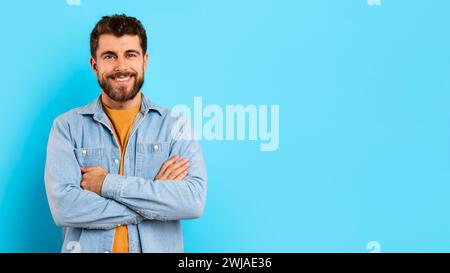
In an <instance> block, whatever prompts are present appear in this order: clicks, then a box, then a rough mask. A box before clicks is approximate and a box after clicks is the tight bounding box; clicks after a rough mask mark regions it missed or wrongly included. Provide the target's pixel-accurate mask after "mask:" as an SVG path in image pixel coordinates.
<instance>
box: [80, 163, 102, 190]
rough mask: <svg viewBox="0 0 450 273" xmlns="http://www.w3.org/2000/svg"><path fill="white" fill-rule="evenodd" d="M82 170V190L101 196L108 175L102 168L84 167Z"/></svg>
mask: <svg viewBox="0 0 450 273" xmlns="http://www.w3.org/2000/svg"><path fill="white" fill-rule="evenodd" d="M80 170H81V173H83V177H82V179H81V188H83V189H85V190H88V191H91V192H95V193H96V194H98V195H100V193H101V192H102V186H103V182H104V181H105V177H106V175H107V174H108V173H107V172H106V171H105V170H104V169H102V168H101V167H84V168H80Z"/></svg>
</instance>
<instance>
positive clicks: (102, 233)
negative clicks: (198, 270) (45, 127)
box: [45, 93, 206, 253]
mask: <svg viewBox="0 0 450 273" xmlns="http://www.w3.org/2000/svg"><path fill="white" fill-rule="evenodd" d="M141 94H142V93H141ZM191 132H192V130H191V127H190V125H188V123H187V122H186V119H185V118H183V117H180V116H177V115H176V114H174V113H172V111H169V110H167V109H163V108H161V107H159V106H157V105H156V104H154V103H152V102H151V101H150V100H149V99H147V98H146V97H145V96H144V94H142V102H141V110H140V112H139V113H138V114H137V115H136V118H135V120H134V122H133V125H132V127H131V132H130V136H129V139H128V144H127V146H126V148H125V155H124V159H125V162H124V169H123V172H124V175H123V176H121V175H119V166H120V158H121V157H120V150H119V145H118V143H117V140H116V138H115V135H114V133H113V131H112V126H111V125H110V121H109V119H108V117H107V115H106V114H105V113H104V112H103V108H102V103H101V95H100V96H99V97H98V98H97V99H96V100H95V101H93V102H91V103H90V104H88V105H86V106H84V107H78V108H75V109H72V110H70V111H68V112H66V113H64V114H61V115H59V116H58V117H57V118H56V119H55V120H54V122H53V125H52V128H51V131H50V136H49V140H48V146H47V157H46V163H45V188H46V193H47V198H48V202H49V206H50V210H51V213H52V216H53V219H54V221H55V223H56V225H58V226H61V227H62V228H63V245H62V249H61V252H111V250H112V244H113V239H114V232H115V228H116V227H117V226H120V225H127V227H128V238H129V252H130V253H137V252H183V251H184V246H183V234H182V228H181V223H180V220H182V219H193V218H198V217H200V216H202V214H203V210H204V208H205V203H206V168H205V163H204V160H203V155H202V152H201V149H200V146H199V144H198V143H197V142H196V141H195V140H194V139H193V137H192V134H191ZM174 155H179V156H180V157H181V158H188V159H189V163H190V164H189V169H188V176H187V177H186V178H185V179H184V180H154V177H155V175H156V174H157V173H158V171H159V169H160V167H161V165H162V164H163V163H164V161H166V160H167V159H168V158H170V157H172V156H174ZM89 166H100V167H102V168H103V169H105V170H106V171H107V172H108V175H107V176H106V178H105V180H104V183H103V186H102V190H101V193H100V195H98V194H96V193H94V192H91V191H87V190H83V189H82V188H81V187H80V182H81V178H82V174H81V171H80V167H89Z"/></svg>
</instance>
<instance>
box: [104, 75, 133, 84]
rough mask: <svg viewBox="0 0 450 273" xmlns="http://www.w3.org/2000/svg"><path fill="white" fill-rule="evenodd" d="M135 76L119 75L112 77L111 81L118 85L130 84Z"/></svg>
mask: <svg viewBox="0 0 450 273" xmlns="http://www.w3.org/2000/svg"><path fill="white" fill-rule="evenodd" d="M133 77H134V75H119V76H111V77H110V79H111V80H112V81H113V82H114V83H117V84H121V85H124V84H128V83H129V82H130V81H131V79H132V78H133Z"/></svg>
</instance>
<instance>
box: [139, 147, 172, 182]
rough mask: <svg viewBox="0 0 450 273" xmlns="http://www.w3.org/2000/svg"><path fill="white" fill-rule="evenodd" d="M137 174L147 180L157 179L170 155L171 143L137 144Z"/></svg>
mask: <svg viewBox="0 0 450 273" xmlns="http://www.w3.org/2000/svg"><path fill="white" fill-rule="evenodd" d="M136 145H137V146H136V170H135V172H136V174H137V176H140V177H142V178H145V179H151V180H153V178H155V176H156V174H157V173H158V171H159V169H160V168H161V165H162V164H163V163H164V162H165V161H166V160H167V159H168V157H169V154H170V151H169V150H170V142H155V143H137V144H136Z"/></svg>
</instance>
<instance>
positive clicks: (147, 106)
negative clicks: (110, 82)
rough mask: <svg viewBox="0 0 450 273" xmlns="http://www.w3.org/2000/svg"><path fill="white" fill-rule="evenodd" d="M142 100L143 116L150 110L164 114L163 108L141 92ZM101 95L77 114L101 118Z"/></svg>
mask: <svg viewBox="0 0 450 273" xmlns="http://www.w3.org/2000/svg"><path fill="white" fill-rule="evenodd" d="M141 95H142V100H141V110H140V112H141V113H142V114H145V112H147V111H149V110H154V111H156V112H158V114H160V115H161V114H162V108H161V107H159V106H158V105H156V104H154V103H153V102H152V101H151V100H150V99H148V98H147V97H146V96H144V93H142V92H141ZM101 96H102V95H101V94H100V95H99V96H98V97H97V99H96V100H94V101H93V102H91V103H89V104H87V105H85V106H83V107H81V108H80V109H79V110H78V111H77V113H79V114H82V115H83V114H94V115H95V116H101V115H103V113H104V111H103V107H102V101H101Z"/></svg>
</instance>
